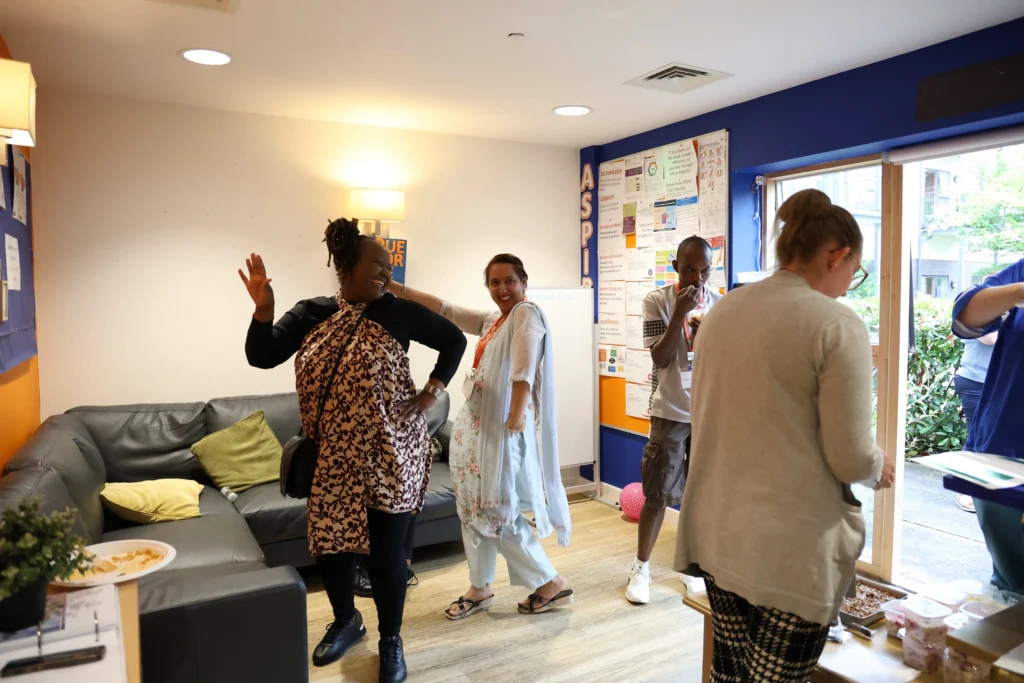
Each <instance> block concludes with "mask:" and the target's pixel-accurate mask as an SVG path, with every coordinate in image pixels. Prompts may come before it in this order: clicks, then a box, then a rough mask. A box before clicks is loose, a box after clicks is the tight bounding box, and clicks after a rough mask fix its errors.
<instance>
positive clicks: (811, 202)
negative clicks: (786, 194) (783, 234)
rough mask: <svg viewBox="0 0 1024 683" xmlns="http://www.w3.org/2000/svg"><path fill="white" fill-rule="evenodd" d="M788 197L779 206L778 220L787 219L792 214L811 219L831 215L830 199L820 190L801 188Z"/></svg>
mask: <svg viewBox="0 0 1024 683" xmlns="http://www.w3.org/2000/svg"><path fill="white" fill-rule="evenodd" d="M789 199H790V201H786V202H783V205H782V206H780V207H779V213H778V218H779V220H780V221H783V222H785V221H788V220H790V219H791V218H792V217H793V216H804V217H806V218H809V219H812V220H813V219H817V218H827V217H828V216H830V215H832V200H831V199H829V198H828V195H827V194H825V193H824V192H822V191H821V190H815V189H808V190H801V191H800V192H797V193H796V194H794V195H792V196H790V198H789Z"/></svg>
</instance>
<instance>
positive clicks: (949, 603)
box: [921, 586, 967, 612]
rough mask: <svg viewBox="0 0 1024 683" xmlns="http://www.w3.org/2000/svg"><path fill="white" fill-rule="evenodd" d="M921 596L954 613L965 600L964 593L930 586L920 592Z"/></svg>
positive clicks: (965, 595)
mask: <svg viewBox="0 0 1024 683" xmlns="http://www.w3.org/2000/svg"><path fill="white" fill-rule="evenodd" d="M921 596H922V597H925V598H928V599H929V600H934V601H935V602H937V603H939V604H940V605H945V606H946V607H948V608H949V609H951V610H952V611H954V612H955V611H957V610H958V609H960V606H961V605H963V604H964V602H965V601H966V600H967V594H966V593H964V592H962V591H958V590H956V589H955V588H943V587H942V586H932V587H931V588H928V589H926V590H923V591H921Z"/></svg>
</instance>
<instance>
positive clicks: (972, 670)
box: [943, 647, 992, 683]
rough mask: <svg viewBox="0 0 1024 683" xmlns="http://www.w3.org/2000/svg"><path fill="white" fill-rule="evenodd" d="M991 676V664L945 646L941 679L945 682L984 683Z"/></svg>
mask: <svg viewBox="0 0 1024 683" xmlns="http://www.w3.org/2000/svg"><path fill="white" fill-rule="evenodd" d="M991 677H992V665H991V664H989V663H987V662H983V661H981V660H980V659H975V658H974V657H971V656H970V655H968V654H966V653H964V652H961V651H960V650H957V649H954V648H951V647H947V648H946V656H945V665H944V670H943V680H944V681H945V682H946V683H986V682H987V681H988V680H989V679H990V678H991Z"/></svg>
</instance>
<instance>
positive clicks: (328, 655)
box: [313, 610, 366, 666]
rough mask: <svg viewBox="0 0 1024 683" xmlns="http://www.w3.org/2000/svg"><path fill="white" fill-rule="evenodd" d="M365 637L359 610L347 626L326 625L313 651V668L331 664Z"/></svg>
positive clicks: (364, 628) (364, 627)
mask: <svg viewBox="0 0 1024 683" xmlns="http://www.w3.org/2000/svg"><path fill="white" fill-rule="evenodd" d="M365 635H366V626H364V625H363V615H362V614H360V613H359V610H356V613H355V614H354V615H353V616H352V618H351V619H350V620H349V622H348V623H347V624H343V625H339V624H337V623H332V624H328V625H327V633H326V634H325V635H324V638H323V640H321V641H320V644H319V645H317V646H316V649H315V650H313V666H327V665H328V664H333V663H334V662H336V661H338V660H339V659H341V656H342V655H343V654H345V651H346V650H348V649H349V648H350V647H352V646H353V645H355V644H356V643H358V642H359V641H360V640H362V639H363V636H365Z"/></svg>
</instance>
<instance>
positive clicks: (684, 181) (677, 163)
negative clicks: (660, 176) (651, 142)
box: [662, 140, 697, 198]
mask: <svg viewBox="0 0 1024 683" xmlns="http://www.w3.org/2000/svg"><path fill="white" fill-rule="evenodd" d="M662 149H664V150H665V196H666V197H672V198H679V197H695V196H696V194H697V149H696V146H695V145H694V143H693V140H687V141H685V142H679V143H676V144H673V145H667V146H666V147H663V148H662Z"/></svg>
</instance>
